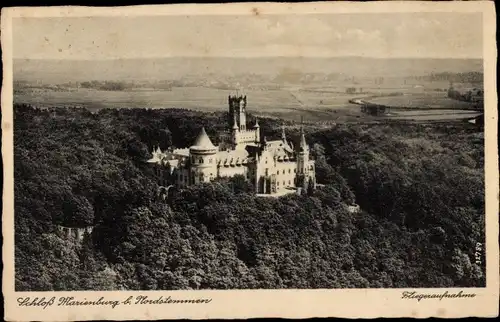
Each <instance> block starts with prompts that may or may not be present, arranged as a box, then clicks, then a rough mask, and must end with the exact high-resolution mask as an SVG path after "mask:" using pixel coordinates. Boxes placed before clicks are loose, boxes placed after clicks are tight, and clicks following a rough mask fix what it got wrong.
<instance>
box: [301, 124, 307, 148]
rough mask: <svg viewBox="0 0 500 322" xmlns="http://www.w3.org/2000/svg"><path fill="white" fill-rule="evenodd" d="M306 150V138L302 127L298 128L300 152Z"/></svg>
mask: <svg viewBox="0 0 500 322" xmlns="http://www.w3.org/2000/svg"><path fill="white" fill-rule="evenodd" d="M306 149H307V142H306V136H305V135H304V127H303V126H301V127H300V150H302V151H305V150H306Z"/></svg>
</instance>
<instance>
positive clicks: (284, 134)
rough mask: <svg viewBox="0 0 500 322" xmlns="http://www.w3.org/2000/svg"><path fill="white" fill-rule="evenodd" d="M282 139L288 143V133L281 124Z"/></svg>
mask: <svg viewBox="0 0 500 322" xmlns="http://www.w3.org/2000/svg"><path fill="white" fill-rule="evenodd" d="M281 140H282V141H283V142H284V143H286V133H285V126H284V125H282V126H281Z"/></svg>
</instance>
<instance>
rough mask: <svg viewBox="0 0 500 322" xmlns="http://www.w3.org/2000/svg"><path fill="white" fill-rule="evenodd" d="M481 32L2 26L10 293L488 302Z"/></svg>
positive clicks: (261, 16)
mask: <svg viewBox="0 0 500 322" xmlns="http://www.w3.org/2000/svg"><path fill="white" fill-rule="evenodd" d="M483 19H484V17H483V13H482V12H463V11H457V12H453V11H451V10H450V11H429V12H386V13H383V12H382V13H381V12H362V11H360V12H352V11H351V12H338V13H337V12H329V13H322V12H321V11H319V10H318V11H317V12H309V13H306V14H301V13H295V14H286V13H283V14H280V13H266V11H265V10H264V9H259V8H258V7H253V8H252V10H251V12H249V13H248V14H237V13H235V14H221V15H217V14H215V13H214V14H199V15H197V14H189V12H188V11H185V13H183V14H176V15H170V16H168V15H158V14H151V15H130V16H129V15H116V14H113V15H109V16H106V15H84V14H82V15H81V16H75V15H73V16H71V15H68V16H63V15H61V16H56V17H53V16H51V17H46V16H42V15H40V16H33V17H30V16H29V15H28V16H25V17H14V18H12V20H11V27H10V30H11V33H12V35H11V37H12V39H11V42H12V52H11V55H12V57H11V58H12V104H13V105H12V117H13V124H12V126H13V128H12V131H13V150H12V153H13V195H14V201H13V210H14V214H13V224H14V226H13V234H14V245H13V251H14V254H13V255H14V268H13V269H14V278H15V281H14V283H13V284H14V288H15V291H16V292H63V291H65V292H69V291H182V290H184V291H187V290H191V291H193V290H196V291H202V290H284V289H294V290H321V289H331V290H336V289H405V288H411V289H414V290H418V289H421V288H426V289H431V288H450V291H449V292H450V294H451V293H453V292H455V291H452V290H451V289H452V288H453V289H457V288H458V289H459V290H462V291H461V292H463V293H460V294H463V296H464V297H465V296H467V295H466V294H465V293H467V289H468V288H485V287H486V278H487V274H486V237H485V235H486V223H485V222H486V221H485V214H486V201H485V194H486V192H485V191H486V190H485V180H486V177H485V159H486V157H485V110H486V109H487V108H488V106H490V108H492V109H494V110H495V109H496V102H493V105H491V103H489V104H490V105H488V104H486V103H487V99H486V98H487V95H488V90H490V89H491V88H487V87H486V86H485V52H484V48H485V43H484V37H483V34H484V32H485V30H484V20H483ZM492 90H493V91H494V89H492ZM495 97H496V96H495ZM495 113H496V112H495ZM493 173H494V172H493ZM496 175H497V176H498V172H496ZM496 188H498V187H496ZM4 216H5V214H4ZM4 229H5V226H4ZM169 294H175V293H169ZM460 294H459V295H460ZM458 297H460V296H458ZM68 301H70V300H68ZM419 301H420V300H419ZM457 301H458V300H457ZM415 303H418V302H417V301H415Z"/></svg>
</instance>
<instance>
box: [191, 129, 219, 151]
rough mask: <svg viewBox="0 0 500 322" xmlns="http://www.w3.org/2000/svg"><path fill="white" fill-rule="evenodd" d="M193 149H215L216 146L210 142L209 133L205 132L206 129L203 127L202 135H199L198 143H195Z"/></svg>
mask: <svg viewBox="0 0 500 322" xmlns="http://www.w3.org/2000/svg"><path fill="white" fill-rule="evenodd" d="M191 148H195V149H215V145H213V143H212V141H210V138H209V137H208V135H207V132H205V128H204V127H202V128H201V131H200V134H198V137H197V138H196V141H194V144H193V146H192V147H191Z"/></svg>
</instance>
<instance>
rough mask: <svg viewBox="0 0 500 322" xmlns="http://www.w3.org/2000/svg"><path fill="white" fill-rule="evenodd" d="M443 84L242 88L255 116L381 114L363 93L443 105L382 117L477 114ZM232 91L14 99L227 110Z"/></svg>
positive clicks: (80, 91) (70, 91)
mask: <svg viewBox="0 0 500 322" xmlns="http://www.w3.org/2000/svg"><path fill="white" fill-rule="evenodd" d="M363 85H364V86H363ZM431 85H432V86H431ZM444 85H446V84H444V83H443V84H441V83H439V82H436V83H433V84H429V86H426V87H425V88H424V87H422V86H420V87H416V86H414V85H412V84H408V85H406V86H403V85H402V84H401V83H400V82H399V83H397V82H395V83H392V84H391V83H388V84H386V85H384V86H374V85H373V84H369V83H367V84H362V85H357V87H356V89H357V91H356V92H354V93H349V94H347V93H346V87H345V85H342V83H340V82H339V83H334V84H328V85H327V86H298V85H284V86H281V88H279V89H266V90H259V89H245V90H243V91H242V93H243V94H245V95H247V96H248V110H249V112H250V113H252V114H254V115H257V116H260V117H277V118H283V119H287V120H295V121H298V120H300V119H301V118H303V119H304V120H306V121H308V122H319V121H321V122H326V123H332V122H340V123H343V122H360V121H377V120H380V119H381V117H373V116H369V115H366V114H363V113H361V111H360V108H359V106H358V105H355V104H350V103H349V100H351V99H354V98H363V99H364V100H368V101H369V102H370V103H375V104H382V105H388V106H391V107H408V108H424V109H425V108H439V109H446V110H447V111H440V112H439V113H431V114H429V113H426V114H425V115H420V114H421V113H423V111H412V112H408V111H407V112H401V111H398V112H394V113H393V114H392V115H388V116H385V117H383V118H394V119H409V120H418V119H422V120H432V119H436V120H440V119H447V120H450V119H460V118H464V117H473V116H475V115H477V113H463V111H459V110H461V109H469V108H470V107H471V104H469V103H466V102H460V101H456V100H451V99H449V98H448V97H446V92H445V91H444V88H443V87H444ZM234 93H235V90H227V89H218V88H211V87H203V86H184V87H172V88H171V89H168V90H158V89H148V88H138V89H127V90H122V91H106V90H96V89H89V88H76V87H75V88H66V89H63V90H60V89H57V90H54V89H53V88H52V87H50V88H43V87H42V88H34V87H33V88H30V87H26V88H20V89H17V90H16V91H15V94H14V102H15V103H22V104H30V105H33V106H37V107H40V108H47V107H63V106H66V107H67V106H74V107H82V108H87V109H89V110H91V111H95V110H99V109H102V108H152V109H158V108H186V109H192V110H200V111H211V112H216V111H225V110H226V106H227V96H228V95H229V94H234ZM455 110H456V111H455Z"/></svg>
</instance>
